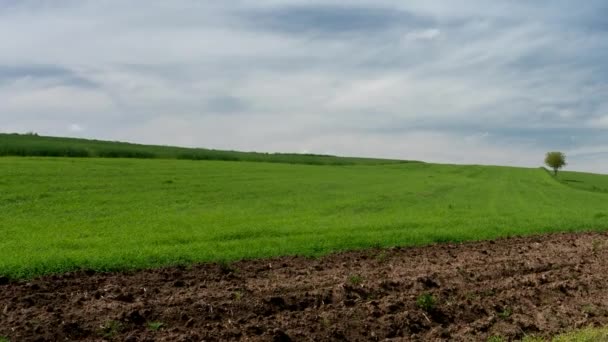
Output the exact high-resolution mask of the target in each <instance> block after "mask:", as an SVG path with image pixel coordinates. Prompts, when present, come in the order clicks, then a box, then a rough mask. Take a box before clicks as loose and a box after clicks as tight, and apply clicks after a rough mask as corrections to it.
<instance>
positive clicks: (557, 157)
mask: <svg viewBox="0 0 608 342" xmlns="http://www.w3.org/2000/svg"><path fill="white" fill-rule="evenodd" d="M545 164H547V166H548V167H550V168H552V169H553V174H554V175H556V176H557V170H559V169H561V168H562V167H564V166H565V165H566V155H565V154H563V153H562V152H547V155H546V156H545Z"/></svg>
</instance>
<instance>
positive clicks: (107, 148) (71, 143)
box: [0, 133, 410, 165]
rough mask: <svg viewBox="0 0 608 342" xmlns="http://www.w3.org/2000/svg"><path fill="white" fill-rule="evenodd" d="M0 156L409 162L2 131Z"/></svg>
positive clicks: (314, 162) (273, 161) (340, 162)
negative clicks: (6, 132)
mask: <svg viewBox="0 0 608 342" xmlns="http://www.w3.org/2000/svg"><path fill="white" fill-rule="evenodd" d="M0 156H21V157H24V156H36V157H79V158H86V157H100V158H138V159H143V158H145V159H189V160H230V161H259V162H271V163H287V164H312V165H361V164H366V165H378V164H395V163H408V162H410V161H405V160H389V159H374V158H352V157H336V156H330V155H319V154H295V153H257V152H239V151H222V150H210V149H205V148H185V147H174V146H156V145H141V144H131V143H125V142H117V141H103V140H90V139H76V138H59V137H44V136H38V135H35V134H3V133H0Z"/></svg>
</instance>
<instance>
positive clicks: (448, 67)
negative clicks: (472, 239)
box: [0, 0, 608, 170]
mask: <svg viewBox="0 0 608 342" xmlns="http://www.w3.org/2000/svg"><path fill="white" fill-rule="evenodd" d="M596 5H598V3H596V2H592V3H590V4H589V5H588V6H577V5H576V4H570V3H567V2H560V3H559V4H553V5H551V6H549V5H547V4H543V3H537V2H525V1H518V2H499V1H481V0H464V1H459V2H458V3H446V2H442V1H427V0H424V1H423V0H414V1H407V2H402V1H391V0H378V1H364V0H357V1H353V2H349V3H348V4H345V3H344V2H343V1H338V0H327V1H320V0H314V1H305V0H291V1H276V0H272V1H249V0H247V1H237V2H234V1H233V2H196V1H171V2H166V1H134V2H120V1H104V2H98V1H81V2H60V3H48V4H44V5H43V4H42V3H40V2H36V1H24V2H18V3H15V4H14V5H12V6H8V7H7V6H5V7H2V5H0V7H1V9H0V41H1V42H2V54H0V123H2V129H7V130H8V129H10V130H21V131H28V130H36V131H38V132H40V133H43V134H56V135H70V134H78V135H84V133H86V134H87V135H89V134H90V136H91V137H94V138H109V139H116V140H129V141H136V142H146V143H160V144H179V145H187V146H204V147H214V148H228V149H243V150H262V151H283V152H288V151H310V152H312V153H325V152H331V153H335V154H349V155H365V156H377V157H382V156H384V157H401V158H406V159H422V160H428V161H443V162H471V163H501V164H515V165H528V166H533V165H537V164H538V163H537V162H536V161H537V159H538V154H539V153H540V155H542V154H544V151H545V150H549V149H553V148H556V147H555V146H556V145H558V147H559V148H561V149H562V150H565V151H572V153H573V155H574V154H576V153H578V152H577V149H588V148H589V146H591V147H592V146H605V145H607V144H608V141H607V140H606V139H607V138H606V135H605V130H606V129H608V116H606V115H607V113H608V111H606V109H607V108H608V98H606V96H605V94H606V93H608V79H607V78H608V66H606V63H605V60H608V33H607V32H606V31H607V30H606V28H605V27H604V29H602V26H601V23H602V22H603V17H601V16H598V13H600V12H601V11H600V10H598V9H597V8H596ZM600 5H601V4H600ZM600 9H601V7H600ZM343 10H344V11H343ZM260 13H263V15H261V14H260ZM280 13H282V14H288V15H284V16H277V14H280ZM273 15H274V16H273ZM349 16H350V17H349ZM353 18H355V19H357V20H356V21H353V20H350V19H353ZM307 20H308V21H307ZM349 20H350V21H349ZM594 22H596V23H599V24H598V25H596V26H593V27H591V26H589V25H590V24H589V23H594ZM320 24H322V25H320ZM307 28H310V29H307ZM73 125H77V127H78V128H76V126H73ZM85 128H86V130H84V129H85ZM532 129H534V130H536V131H535V133H533V134H532V133H526V132H528V131H529V130H532ZM571 136H576V137H577V139H570V137H571ZM576 162H577V163H580V164H577V166H576V167H577V168H579V169H585V167H587V166H586V165H589V168H594V170H595V169H596V168H598V164H601V163H606V165H608V161H606V162H601V161H598V162H595V161H591V160H590V159H589V158H586V159H585V158H582V159H580V160H578V161H576Z"/></svg>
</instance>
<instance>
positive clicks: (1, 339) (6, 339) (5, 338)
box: [0, 336, 11, 342]
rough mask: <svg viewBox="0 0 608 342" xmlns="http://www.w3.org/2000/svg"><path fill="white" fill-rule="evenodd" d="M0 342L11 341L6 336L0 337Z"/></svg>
mask: <svg viewBox="0 0 608 342" xmlns="http://www.w3.org/2000/svg"><path fill="white" fill-rule="evenodd" d="M0 342H11V341H10V340H9V339H8V337H6V336H0Z"/></svg>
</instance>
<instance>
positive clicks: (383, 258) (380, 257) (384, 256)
mask: <svg viewBox="0 0 608 342" xmlns="http://www.w3.org/2000/svg"><path fill="white" fill-rule="evenodd" d="M387 259H388V254H386V252H385V251H382V252H380V253H378V255H376V260H377V261H378V262H379V263H384V262H386V260H387Z"/></svg>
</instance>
